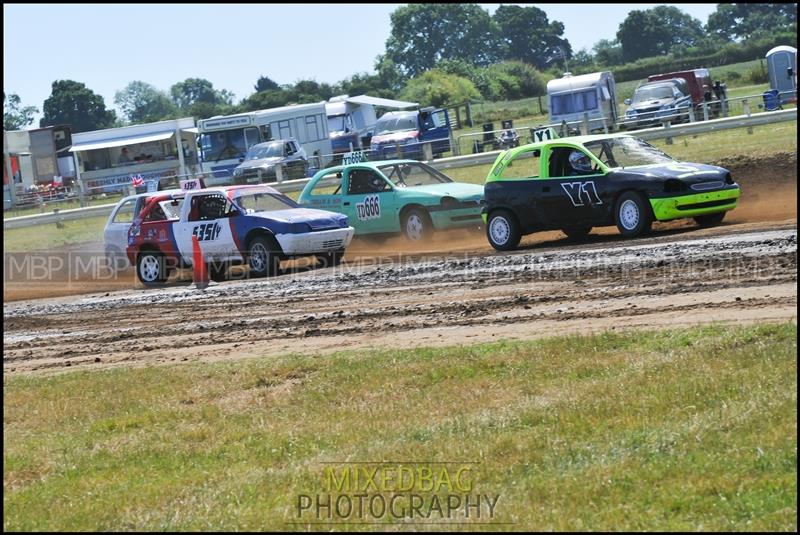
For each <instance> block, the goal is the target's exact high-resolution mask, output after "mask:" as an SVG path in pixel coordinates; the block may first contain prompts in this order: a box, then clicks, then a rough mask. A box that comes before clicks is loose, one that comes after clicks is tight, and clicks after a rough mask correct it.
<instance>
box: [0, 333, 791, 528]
mask: <svg viewBox="0 0 800 535" xmlns="http://www.w3.org/2000/svg"><path fill="white" fill-rule="evenodd" d="M796 340H797V328H796V325H794V324H783V325H762V326H755V327H746V328H745V327H724V326H708V327H702V328H690V329H677V330H672V331H651V332H629V333H613V332H606V333H601V334H597V335H592V336H583V337H578V336H570V337H560V338H552V339H547V340H542V341H536V342H497V343H492V344H483V345H475V346H458V347H452V348H441V349H417V350H402V351H401V350H388V349H387V350H380V351H375V350H368V351H348V352H341V353H337V354H334V355H330V356H303V355H287V356H285V357H280V358H260V359H249V360H243V361H237V362H221V363H216V364H185V365H180V366H156V367H144V368H117V369H112V370H107V371H95V372H73V373H66V374H61V375H56V376H50V377H41V376H13V377H10V376H5V377H4V381H3V382H4V388H3V400H4V406H3V430H4V437H3V461H4V462H3V485H4V496H3V503H4V508H3V527H4V529H5V530H263V529H271V530H275V529H277V530H284V529H287V528H288V529H294V528H295V526H294V525H291V524H286V523H285V522H287V521H292V520H294V519H296V518H297V517H296V512H295V510H294V505H295V503H296V500H297V496H298V494H302V493H307V494H317V493H320V492H323V491H324V488H323V487H322V474H323V469H324V467H325V466H330V465H325V464H322V463H324V462H327V461H355V460H359V461H372V462H375V461H390V460H394V461H397V460H407V461H412V460H426V461H437V462H449V461H479V462H480V464H478V465H473V466H474V470H475V471H474V477H473V478H472V480H473V481H474V484H475V487H474V492H481V493H490V494H499V495H500V499H499V501H498V503H497V506H496V510H495V512H496V516H495V517H494V519H493V520H494V521H496V522H511V523H513V524H510V525H507V526H504V527H507V528H509V529H516V530H526V529H533V530H707V531H710V530H733V531H738V530H748V531H750V530H759V531H760V530H787V531H793V530H796V528H797V478H796V475H797V405H796V403H797V373H796V372H797V370H796V364H797V360H796V350H797V343H796ZM334 468H335V469H337V470H341V469H342V468H344V465H341V464H336V465H334ZM423 494H424V493H423ZM429 494H430V493H429ZM306 518H307V517H306ZM473 520H474V519H473ZM412 527H413V525H412ZM439 527H441V526H439ZM373 528H374V526H373ZM353 529H356V528H353Z"/></svg>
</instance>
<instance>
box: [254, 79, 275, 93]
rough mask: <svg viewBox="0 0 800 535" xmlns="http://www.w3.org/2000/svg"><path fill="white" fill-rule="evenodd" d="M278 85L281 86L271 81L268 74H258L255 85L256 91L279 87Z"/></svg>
mask: <svg viewBox="0 0 800 535" xmlns="http://www.w3.org/2000/svg"><path fill="white" fill-rule="evenodd" d="M280 87H281V86H279V85H278V83H277V82H275V81H273V80H272V79H271V78H270V77H269V76H259V78H258V81H257V82H256V85H255V89H256V93H258V92H259V91H267V90H269V89H280Z"/></svg>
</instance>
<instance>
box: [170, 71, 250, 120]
mask: <svg viewBox="0 0 800 535" xmlns="http://www.w3.org/2000/svg"><path fill="white" fill-rule="evenodd" d="M169 92H170V95H171V96H172V101H173V102H174V103H175V105H176V106H178V108H180V110H181V111H182V112H183V113H185V114H188V115H191V116H192V117H195V118H197V119H205V118H207V117H212V116H214V115H226V114H228V113H230V112H231V111H232V110H233V99H234V94H233V93H231V92H230V91H227V90H226V89H222V90H219V91H217V90H216V89H214V84H212V83H211V82H209V81H208V80H206V79H205V78H187V79H186V80H184V81H182V82H178V83H176V84H174V85H173V86H172V87H170V89H169Z"/></svg>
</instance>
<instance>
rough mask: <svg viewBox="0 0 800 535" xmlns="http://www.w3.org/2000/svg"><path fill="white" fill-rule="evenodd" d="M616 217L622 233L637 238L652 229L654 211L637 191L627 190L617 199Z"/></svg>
mask: <svg viewBox="0 0 800 535" xmlns="http://www.w3.org/2000/svg"><path fill="white" fill-rule="evenodd" d="M614 219H615V221H616V223H617V228H618V229H619V233H620V234H622V235H623V236H624V237H626V238H635V237H636V236H639V235H641V234H644V233H645V232H647V231H649V230H650V226H651V225H652V224H653V213H652V211H651V210H650V206H649V205H648V204H647V201H646V200H645V199H644V197H642V196H641V195H640V194H638V193H636V192H635V191H626V192H625V193H623V194H622V195H620V196H619V198H618V199H617V204H616V206H615V208H614Z"/></svg>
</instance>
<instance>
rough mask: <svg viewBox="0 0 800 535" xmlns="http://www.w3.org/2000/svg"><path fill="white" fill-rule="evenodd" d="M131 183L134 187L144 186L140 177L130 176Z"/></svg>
mask: <svg viewBox="0 0 800 535" xmlns="http://www.w3.org/2000/svg"><path fill="white" fill-rule="evenodd" d="M131 183H132V184H133V185H134V187H139V186H143V185H144V179H143V178H142V175H136V176H132V177H131Z"/></svg>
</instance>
